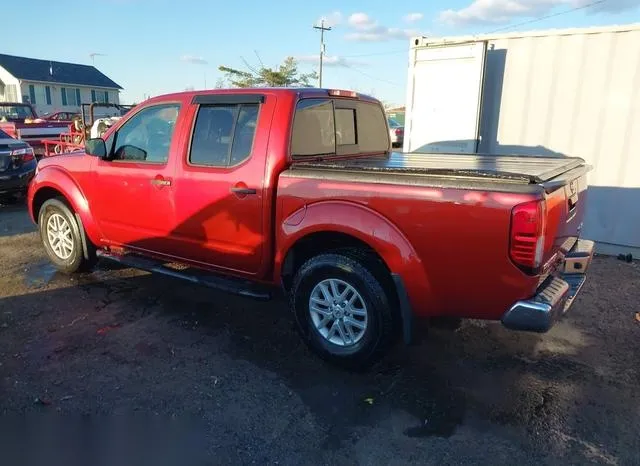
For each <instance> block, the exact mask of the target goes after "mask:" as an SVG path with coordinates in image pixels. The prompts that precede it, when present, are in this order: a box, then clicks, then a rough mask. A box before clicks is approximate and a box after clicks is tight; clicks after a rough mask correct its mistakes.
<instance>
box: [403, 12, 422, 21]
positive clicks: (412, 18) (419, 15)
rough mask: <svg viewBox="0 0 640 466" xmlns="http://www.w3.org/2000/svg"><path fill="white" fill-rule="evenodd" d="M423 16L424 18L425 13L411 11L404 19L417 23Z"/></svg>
mask: <svg viewBox="0 0 640 466" xmlns="http://www.w3.org/2000/svg"><path fill="white" fill-rule="evenodd" d="M422 18H424V15H423V14H422V13H409V14H408V15H406V16H405V17H404V20H405V21H406V22H407V23H415V22H418V21H420V20H421V19H422Z"/></svg>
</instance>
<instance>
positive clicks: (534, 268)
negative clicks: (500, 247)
mask: <svg viewBox="0 0 640 466" xmlns="http://www.w3.org/2000/svg"><path fill="white" fill-rule="evenodd" d="M545 219H546V203H545V202H544V201H532V202H525V203H524V204H519V205H517V206H515V207H514V208H513V210H512V211H511V232H510V241H509V256H510V257H511V260H512V261H513V262H514V263H515V264H516V265H517V266H518V267H520V268H521V269H522V270H524V271H525V272H527V273H530V274H534V275H535V274H537V273H538V272H539V271H540V267H541V265H542V260H543V256H544V233H545Z"/></svg>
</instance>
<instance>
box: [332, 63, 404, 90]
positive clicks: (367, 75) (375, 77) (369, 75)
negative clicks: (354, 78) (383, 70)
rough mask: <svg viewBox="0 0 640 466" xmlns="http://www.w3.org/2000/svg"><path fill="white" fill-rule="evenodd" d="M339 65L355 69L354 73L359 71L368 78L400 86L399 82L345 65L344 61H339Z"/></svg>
mask: <svg viewBox="0 0 640 466" xmlns="http://www.w3.org/2000/svg"><path fill="white" fill-rule="evenodd" d="M340 65H341V66H344V67H345V68H349V69H350V70H352V71H355V72H356V73H360V74H361V75H362V76H366V77H367V78H369V79H373V80H376V81H380V82H383V83H387V84H391V85H392V86H397V87H402V85H401V84H398V83H394V82H393V81H387V80H386V79H382V78H378V77H377V76H373V75H371V74H369V73H365V72H364V71H362V70H359V69H358V68H354V67H353V66H351V65H347V64H346V63H340Z"/></svg>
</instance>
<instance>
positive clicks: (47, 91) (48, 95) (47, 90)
mask: <svg viewBox="0 0 640 466" xmlns="http://www.w3.org/2000/svg"><path fill="white" fill-rule="evenodd" d="M44 93H45V97H46V101H47V105H51V87H49V86H45V87H44Z"/></svg>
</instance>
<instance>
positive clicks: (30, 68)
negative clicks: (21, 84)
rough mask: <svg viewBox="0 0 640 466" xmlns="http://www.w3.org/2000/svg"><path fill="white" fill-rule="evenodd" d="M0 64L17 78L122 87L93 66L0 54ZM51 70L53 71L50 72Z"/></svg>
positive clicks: (113, 87) (79, 84)
mask: <svg viewBox="0 0 640 466" xmlns="http://www.w3.org/2000/svg"><path fill="white" fill-rule="evenodd" d="M0 66H1V67H3V68H4V69H5V70H7V71H8V72H9V73H10V74H12V75H13V76H14V77H15V78H17V79H23V80H25V81H42V82H50V83H59V84H76V85H78V86H95V87H108V88H112V89H122V87H121V86H120V85H119V84H118V83H116V82H114V81H112V80H111V79H109V78H108V77H107V76H105V75H104V74H103V73H101V72H100V71H98V69H97V68H96V67H94V66H90V65H78V64H76V63H63V62H59V61H52V60H38V59H35V58H25V57H15V56H13V55H4V54H0ZM52 72H53V73H52Z"/></svg>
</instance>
